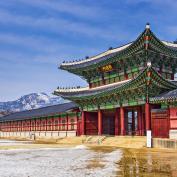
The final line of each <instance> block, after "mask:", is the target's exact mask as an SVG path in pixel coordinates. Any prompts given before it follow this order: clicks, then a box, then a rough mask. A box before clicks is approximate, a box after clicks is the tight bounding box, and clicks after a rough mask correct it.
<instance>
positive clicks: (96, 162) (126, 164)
mask: <svg viewBox="0 0 177 177" xmlns="http://www.w3.org/2000/svg"><path fill="white" fill-rule="evenodd" d="M75 146H76V145H72V143H71V144H69V145H68V144H57V143H49V142H46V143H45V142H40V141H38V142H35V143H34V142H29V141H28V142H21V141H16V142H15V143H13V142H8V141H7V142H6V143H4V144H3V143H0V150H10V149H39V148H61V147H62V148H63V147H66V148H72V147H75ZM83 146H84V145H83ZM87 148H88V149H90V150H91V151H93V152H94V154H95V155H94V156H93V158H90V159H89V160H87V164H86V166H85V168H86V169H87V170H88V171H89V170H92V171H93V169H102V170H104V169H105V168H106V165H105V164H108V163H106V155H108V154H109V153H114V152H115V151H117V150H118V151H119V152H120V153H118V152H117V153H118V154H119V155H118V156H117V161H116V160H115V162H114V165H115V166H117V170H116V171H114V174H113V175H112V176H111V177H114V176H116V177H177V150H169V149H149V148H137V149H136V148H118V147H115V146H112V147H111V146H102V145H87ZM115 155H116V153H115ZM112 156H114V155H112ZM120 157H121V158H120ZM110 162H111V161H110ZM110 162H109V163H110Z"/></svg>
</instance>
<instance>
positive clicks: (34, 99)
mask: <svg viewBox="0 0 177 177" xmlns="http://www.w3.org/2000/svg"><path fill="white" fill-rule="evenodd" d="M65 102H68V101H66V100H64V99H63V98H61V97H51V96H49V95H47V94H46V93H31V94H28V95H24V96H22V97H21V98H19V99H17V100H15V101H8V102H0V113H2V114H3V113H4V112H18V111H24V110H30V109H37V108H41V107H45V106H51V105H56V104H61V103H65Z"/></svg>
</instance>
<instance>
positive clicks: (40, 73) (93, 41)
mask: <svg viewBox="0 0 177 177" xmlns="http://www.w3.org/2000/svg"><path fill="white" fill-rule="evenodd" d="M176 19H177V0H165V1H164V0H119V1H118V0H109V1H108V0H97V1H95V0H84V1H83V0H1V1H0V101H8V100H13V99H16V98H18V97H20V96H21V95H24V94H28V93H32V92H46V93H52V92H53V90H54V89H56V88H57V86H77V85H81V86H84V85H85V84H86V83H85V82H84V81H83V80H82V79H81V78H79V77H77V76H74V75H72V74H70V73H67V72H65V71H60V70H58V69H57V67H58V65H59V64H60V63H61V62H62V61H63V60H73V59H81V58H85V56H92V55H95V54H98V53H100V52H102V51H105V50H107V49H108V48H109V47H111V46H112V47H117V46H119V45H122V44H125V43H127V42H130V41H132V40H134V39H136V37H137V36H138V35H139V34H140V33H141V32H142V31H143V30H144V27H145V24H146V22H150V24H151V29H152V30H153V31H154V33H155V34H156V35H157V36H158V37H159V38H160V39H163V40H167V41H174V40H175V39H177V20H176Z"/></svg>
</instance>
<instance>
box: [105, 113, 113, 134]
mask: <svg viewBox="0 0 177 177" xmlns="http://www.w3.org/2000/svg"><path fill="white" fill-rule="evenodd" d="M102 118H103V134H104V135H114V134H115V112H103V117H102Z"/></svg>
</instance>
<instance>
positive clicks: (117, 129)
mask: <svg viewBox="0 0 177 177" xmlns="http://www.w3.org/2000/svg"><path fill="white" fill-rule="evenodd" d="M118 134H119V109H118V108H116V112H115V136H117V135H118Z"/></svg>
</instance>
